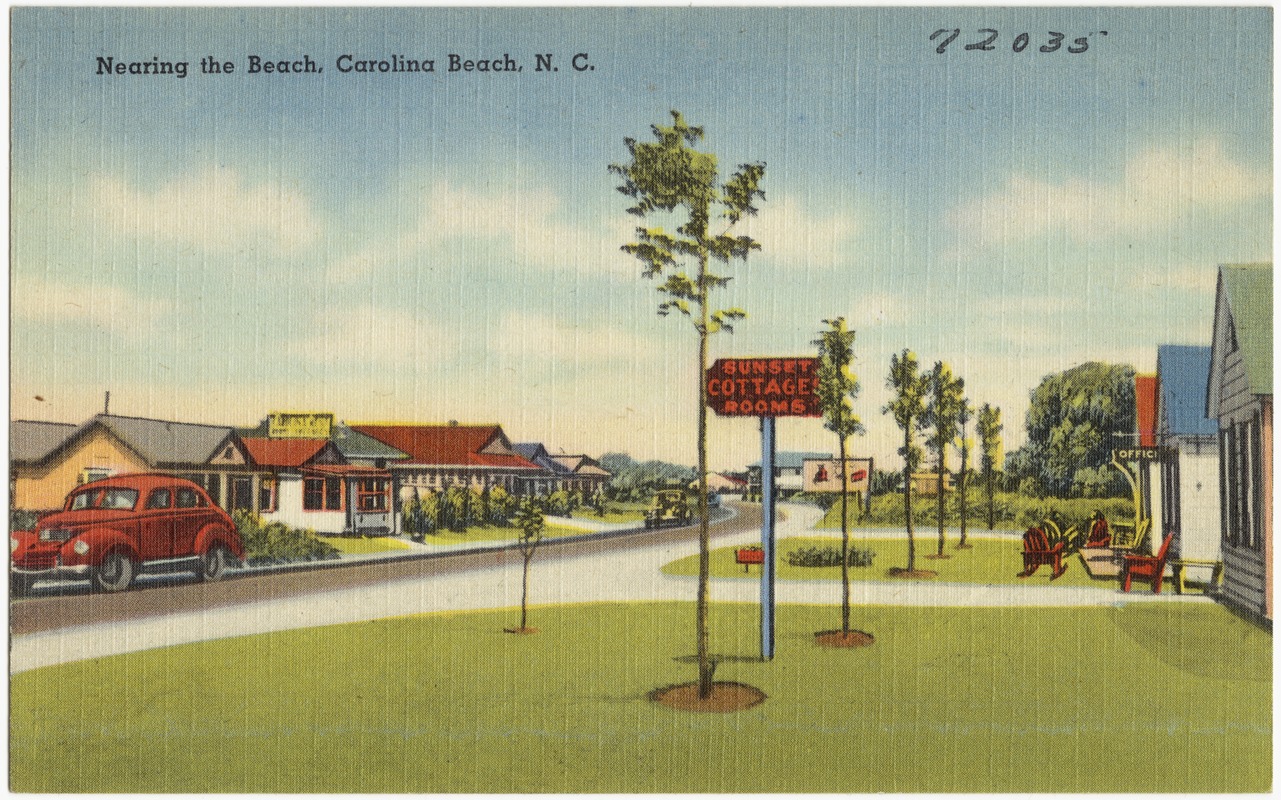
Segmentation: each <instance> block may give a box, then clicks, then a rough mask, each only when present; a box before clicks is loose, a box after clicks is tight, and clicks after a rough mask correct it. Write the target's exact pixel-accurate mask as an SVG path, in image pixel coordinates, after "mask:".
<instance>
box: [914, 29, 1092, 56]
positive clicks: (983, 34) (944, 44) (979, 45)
mask: <svg viewBox="0 0 1281 800" xmlns="http://www.w3.org/2000/svg"><path fill="white" fill-rule="evenodd" d="M1107 35H1108V32H1107V31H1092V32H1090V33H1087V34H1085V35H1084V36H1078V37H1076V38H1075V39H1073V40H1072V43H1071V44H1069V45H1068V46H1067V47H1063V42H1064V40H1066V39H1067V34H1065V33H1062V32H1060V31H1047V32H1046V34H1045V36H1046V38H1045V40H1044V44H1040V45H1039V46H1038V47H1036V50H1037V51H1038V52H1041V53H1053V52H1055V51H1056V50H1058V49H1060V48H1062V49H1063V50H1065V51H1066V52H1068V53H1084V52H1085V51H1086V50H1089V49H1090V37H1091V36H1107ZM960 36H961V29H960V28H939V29H938V30H936V31H934V33H931V34H930V41H931V42H933V41H935V40H938V46H937V47H935V48H934V52H936V53H938V54H939V55H942V54H943V53H946V52H947V48H948V45H950V44H952V43H953V42H955V41H956V40H957V39H958V38H960ZM1000 36H1001V32H1000V31H998V30H996V29H995V28H979V29H978V30H977V31H975V32H974V36H973V38H974V41H968V42H966V44H965V49H966V50H979V51H991V50H995V49H997V45H996V41H997V40H998V39H999V38H1000ZM1036 36H1037V38H1038V39H1039V38H1040V34H1036ZM940 37H941V38H940ZM1032 37H1033V34H1031V33H1027V32H1024V33H1020V34H1017V35H1016V36H1015V37H1014V40H1013V42H1012V43H1011V45H1010V49H1011V50H1013V51H1014V52H1016V53H1022V52H1023V51H1024V50H1027V49H1028V47H1029V46H1030V45H1032V44H1034V42H1033V38H1032ZM965 38H966V39H970V38H972V37H970V36H966V37H965Z"/></svg>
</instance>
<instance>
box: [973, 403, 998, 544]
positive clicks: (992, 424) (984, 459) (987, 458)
mask: <svg viewBox="0 0 1281 800" xmlns="http://www.w3.org/2000/svg"><path fill="white" fill-rule="evenodd" d="M976 427H977V429H978V435H979V468H980V469H981V470H982V471H983V491H984V492H985V493H986V495H987V529H988V530H989V531H990V530H993V529H995V528H996V472H997V470H999V469H1000V468H1001V456H1002V453H1001V448H1002V444H1003V443H1002V441H1001V431H1003V430H1004V429H1005V426H1003V425H1002V424H1001V409H999V408H997V407H996V406H993V405H991V404H989V403H984V404H983V405H981V406H979V418H978V424H977V426H976Z"/></svg>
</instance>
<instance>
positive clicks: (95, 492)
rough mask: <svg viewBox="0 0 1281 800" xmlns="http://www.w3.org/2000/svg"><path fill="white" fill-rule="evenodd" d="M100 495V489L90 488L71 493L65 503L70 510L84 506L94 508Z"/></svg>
mask: <svg viewBox="0 0 1281 800" xmlns="http://www.w3.org/2000/svg"><path fill="white" fill-rule="evenodd" d="M101 497H102V490H101V489H90V490H88V491H84V492H76V493H75V494H73V495H71V501H70V502H69V503H68V504H67V508H68V509H69V510H71V511H80V510H81V509H85V508H96V507H97V506H98V500H99V498H101Z"/></svg>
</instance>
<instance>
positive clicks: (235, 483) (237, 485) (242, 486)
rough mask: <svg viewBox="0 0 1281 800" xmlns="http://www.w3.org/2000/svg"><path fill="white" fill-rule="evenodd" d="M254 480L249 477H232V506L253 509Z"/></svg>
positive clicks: (234, 508)
mask: <svg viewBox="0 0 1281 800" xmlns="http://www.w3.org/2000/svg"><path fill="white" fill-rule="evenodd" d="M253 500H254V495H253V482H252V481H251V480H250V479H249V478H232V479H231V508H232V510H233V511H234V510H237V509H242V508H243V509H244V510H245V511H253Z"/></svg>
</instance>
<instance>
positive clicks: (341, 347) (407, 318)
mask: <svg viewBox="0 0 1281 800" xmlns="http://www.w3.org/2000/svg"><path fill="white" fill-rule="evenodd" d="M307 330H308V331H309V334H308V335H307V336H306V337H304V338H302V339H299V340H294V341H292V342H289V343H287V345H286V346H287V348H288V349H289V350H290V351H291V355H292V357H296V358H302V359H309V360H312V361H315V362H316V363H319V364H326V365H328V364H347V365H350V364H365V365H384V366H395V365H402V366H403V365H404V364H407V363H412V362H413V360H414V359H416V358H419V357H421V355H422V354H423V353H448V352H451V351H456V350H457V349H458V344H459V339H458V334H457V333H456V332H455V331H452V330H449V329H447V328H444V327H442V326H440V325H437V324H435V323H433V322H430V321H428V320H424V319H420V318H418V317H416V316H414V315H413V314H409V313H406V312H404V311H395V310H388V309H382V308H375V307H373V306H368V305H366V306H360V307H354V308H336V309H334V308H330V309H321V310H318V311H317V312H316V313H315V314H314V315H313V318H312V321H311V324H310V325H309V326H308V329H307Z"/></svg>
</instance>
